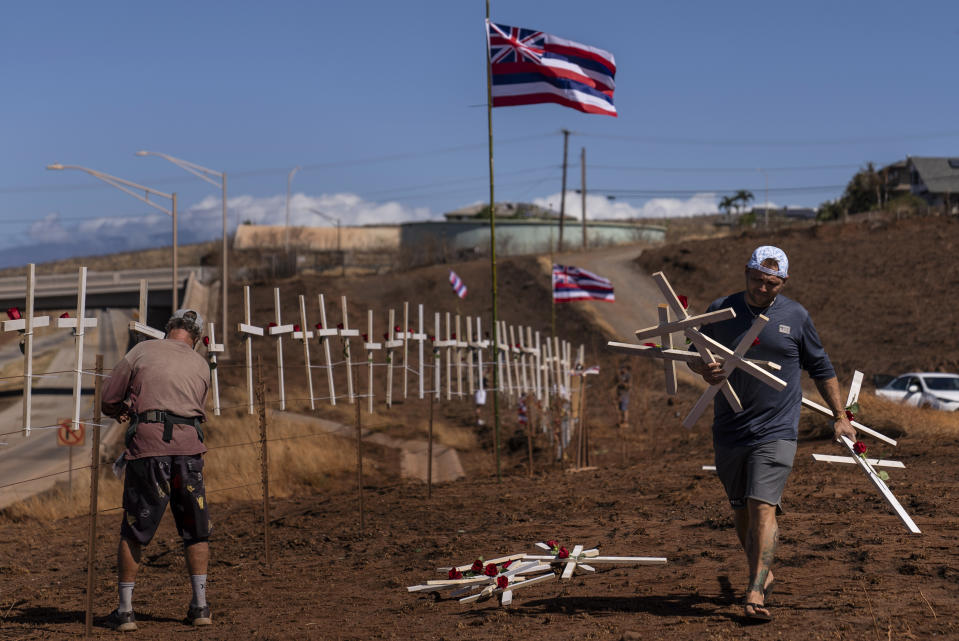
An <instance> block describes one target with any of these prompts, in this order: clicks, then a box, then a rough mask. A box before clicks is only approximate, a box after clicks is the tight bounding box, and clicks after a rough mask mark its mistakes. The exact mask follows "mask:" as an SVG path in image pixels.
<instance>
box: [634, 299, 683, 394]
mask: <svg viewBox="0 0 959 641" xmlns="http://www.w3.org/2000/svg"><path fill="white" fill-rule="evenodd" d="M656 310H657V312H658V313H659V326H660V328H662V329H661V330H660V331H662V332H663V333H662V334H661V335H660V340H661V341H662V345H663V349H672V348H673V335H672V334H671V333H670V332H669V331H668V330H667V329H665V328H666V327H667V326H668V325H669V305H667V304H665V303H660V304H659V305H657V307H656ZM637 334H638V333H637ZM636 339H637V340H639V336H637V337H636ZM663 372H664V373H665V375H666V393H667V394H668V395H670V396H675V395H676V363H675V361H671V360H669V359H663Z"/></svg>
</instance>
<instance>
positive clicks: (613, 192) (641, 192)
mask: <svg viewBox="0 0 959 641" xmlns="http://www.w3.org/2000/svg"><path fill="white" fill-rule="evenodd" d="M845 188H846V185H810V186H796V187H770V188H769V189H766V188H765V187H752V188H748V189H747V191H752V192H755V193H763V192H766V191H768V192H769V193H777V194H789V193H804V192H808V193H815V192H826V191H836V190H842V189H845ZM740 189H743V187H724V188H720V189H717V188H709V189H705V188H703V189H603V188H600V187H594V188H590V192H591V193H594V194H595V193H602V194H604V195H609V196H616V197H624V198H630V197H644V196H695V195H697V194H703V195H709V194H722V193H728V192H736V191H739V190H740ZM577 191H578V190H577Z"/></svg>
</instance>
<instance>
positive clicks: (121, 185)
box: [47, 163, 179, 311]
mask: <svg viewBox="0 0 959 641" xmlns="http://www.w3.org/2000/svg"><path fill="white" fill-rule="evenodd" d="M47 169H50V170H55V171H63V170H65V169H76V170H77V171H83V172H86V173H88V174H90V175H91V176H93V177H94V178H98V179H100V180H102V181H103V182H105V183H107V184H108V185H111V186H113V187H116V188H117V189H119V190H120V191H122V192H125V193H127V194H130V195H131V196H133V197H134V198H136V199H137V200H139V201H142V202H144V203H146V204H148V205H149V206H150V207H153V208H154V209H158V210H160V211H162V212H163V213H164V214H166V215H167V216H170V217H171V218H172V220H173V281H172V291H171V294H172V296H171V298H172V300H173V311H176V310H177V308H178V307H179V305H178V300H177V299H178V297H179V288H178V286H177V285H178V283H177V276H178V274H177V271H178V267H179V264H178V259H177V212H176V192H174V193H172V194H168V193H166V192H162V191H159V190H157V189H153V188H151V187H147V186H146V185H140V184H138V183H135V182H132V181H129V180H125V179H123V178H118V177H116V176H111V175H110V174H105V173H103V172H102V171H97V170H96V169H90V168H89V167H81V166H79V165H64V164H61V163H53V164H52V165H47ZM141 191H142V192H143V195H140V194H139V193H138V192H141ZM151 195H153V196H159V197H160V198H166V199H168V200H169V201H170V209H167V208H166V207H164V206H162V205H160V204H159V203H157V202H154V201H152V200H150V196H151Z"/></svg>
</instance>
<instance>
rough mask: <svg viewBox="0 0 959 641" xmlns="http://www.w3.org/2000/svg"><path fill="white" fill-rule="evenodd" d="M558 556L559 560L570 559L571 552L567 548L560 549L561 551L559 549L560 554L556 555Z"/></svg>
mask: <svg viewBox="0 0 959 641" xmlns="http://www.w3.org/2000/svg"><path fill="white" fill-rule="evenodd" d="M556 556H557V557H558V558H560V559H568V558H569V550H567V549H566V548H560V549H559V552H557V553H556Z"/></svg>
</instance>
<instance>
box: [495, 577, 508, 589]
mask: <svg viewBox="0 0 959 641" xmlns="http://www.w3.org/2000/svg"><path fill="white" fill-rule="evenodd" d="M508 585H509V577H508V576H501V577H497V579H496V587H498V588H499V589H501V590H505V589H506V587H507V586H508Z"/></svg>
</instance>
